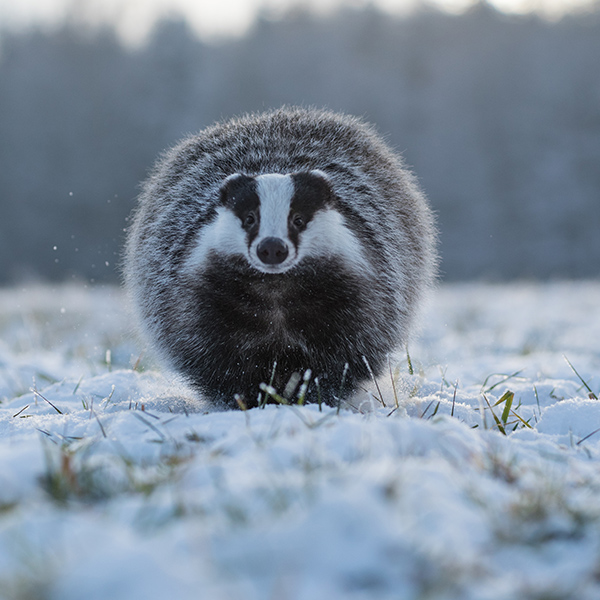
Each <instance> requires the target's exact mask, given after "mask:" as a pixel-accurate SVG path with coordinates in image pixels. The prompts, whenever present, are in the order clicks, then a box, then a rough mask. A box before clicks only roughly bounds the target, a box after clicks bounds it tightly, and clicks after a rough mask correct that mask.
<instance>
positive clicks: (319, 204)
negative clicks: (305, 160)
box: [288, 171, 333, 247]
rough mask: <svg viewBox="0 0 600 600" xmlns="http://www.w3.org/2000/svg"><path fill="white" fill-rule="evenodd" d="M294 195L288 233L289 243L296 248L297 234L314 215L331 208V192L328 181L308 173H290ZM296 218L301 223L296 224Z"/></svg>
mask: <svg viewBox="0 0 600 600" xmlns="http://www.w3.org/2000/svg"><path fill="white" fill-rule="evenodd" d="M291 177H292V181H293V183H294V195H293V196H292V200H291V203H290V214H289V220H288V232H289V236H290V240H291V242H292V243H293V244H294V245H295V246H296V247H297V246H298V237H299V234H300V233H301V232H302V231H304V229H306V226H307V225H308V223H309V222H310V221H311V219H312V218H313V216H314V215H315V213H316V212H317V211H319V210H322V209H324V208H327V207H328V206H331V204H332V201H333V192H332V190H331V187H330V186H329V183H328V181H327V180H326V179H325V178H324V177H321V176H320V175H317V174H316V173H312V172H310V171H304V172H300V173H292V175H291ZM297 217H299V218H300V220H301V221H302V223H301V224H300V223H297V222H296V221H297Z"/></svg>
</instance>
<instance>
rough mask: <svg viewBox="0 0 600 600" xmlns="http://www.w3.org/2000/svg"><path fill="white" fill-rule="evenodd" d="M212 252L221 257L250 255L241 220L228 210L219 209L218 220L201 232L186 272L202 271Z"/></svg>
mask: <svg viewBox="0 0 600 600" xmlns="http://www.w3.org/2000/svg"><path fill="white" fill-rule="evenodd" d="M211 251H215V252H217V253H219V254H221V255H242V256H247V255H248V245H247V241H246V232H245V231H244V230H243V229H242V227H241V224H240V220H239V219H238V218H237V217H236V216H235V215H234V214H233V213H232V212H231V211H230V210H228V209H226V208H222V207H221V208H218V209H217V218H216V219H215V220H214V221H213V222H212V223H211V224H210V225H207V226H206V227H204V228H202V229H201V230H200V231H199V233H198V236H197V238H196V246H195V247H194V249H193V250H192V252H191V254H190V256H189V257H188V259H187V260H186V261H185V265H184V271H186V272H194V271H197V270H199V269H202V267H203V266H204V264H205V263H206V260H207V258H208V254H209V253H210V252H211Z"/></svg>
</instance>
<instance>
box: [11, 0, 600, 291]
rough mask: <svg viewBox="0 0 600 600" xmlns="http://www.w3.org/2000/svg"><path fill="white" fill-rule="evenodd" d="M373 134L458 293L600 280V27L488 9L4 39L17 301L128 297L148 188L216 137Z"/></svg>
mask: <svg viewBox="0 0 600 600" xmlns="http://www.w3.org/2000/svg"><path fill="white" fill-rule="evenodd" d="M284 103H288V104H304V105H317V106H327V107H329V108H331V109H335V110H342V111H347V112H350V113H353V114H357V115H361V116H363V117H364V118H366V119H367V120H368V121H370V122H372V123H374V124H375V125H376V126H377V128H378V129H379V131H381V132H382V133H384V134H385V135H386V137H387V139H388V140H389V142H390V143H391V144H392V145H393V146H394V147H395V148H396V149H397V150H399V151H400V152H402V153H403V155H404V157H405V159H406V161H407V163H408V164H409V165H411V166H412V167H413V168H414V170H415V171H416V173H417V175H418V177H419V179H420V181H421V183H422V185H423V187H424V188H425V190H426V192H427V194H428V196H429V198H430V200H431V203H432V204H433V207H434V208H435V210H436V212H437V214H438V222H439V228H440V232H441V251H442V273H443V276H444V277H445V278H446V279H449V280H456V279H469V278H485V279H509V278H523V277H534V278H548V277H594V276H597V275H598V274H599V266H600V8H597V9H596V10H595V11H592V12H589V13H586V14H580V15H569V16H566V17H564V18H562V19H561V20H559V21H554V22H550V21H547V20H544V19H543V18H541V17H539V16H531V15H529V16H519V17H517V16H507V15H505V14H503V13H500V12H497V11H496V10H494V9H493V8H491V7H490V6H488V5H487V4H485V3H483V4H478V5H476V6H474V7H473V8H472V9H471V10H469V11H468V12H467V13H465V14H461V15H451V14H447V13H444V12H441V11H438V10H434V9H431V8H422V9H420V10H418V11H417V12H415V13H414V14H412V15H410V16H408V17H403V18H400V17H392V16H390V15H389V14H387V13H383V12H379V11H378V10H376V9H374V8H370V9H368V10H361V11H358V10H350V9H343V10H340V11H339V12H337V13H336V14H334V15H332V16H329V17H327V18H318V17H316V16H313V15H311V14H310V13H308V12H302V11H295V12H291V13H289V14H287V16H285V17H284V18H282V19H279V20H269V19H267V18H262V19H260V20H259V21H258V22H257V24H256V25H255V26H254V27H253V29H252V30H251V31H250V32H248V33H247V34H246V35H245V36H244V37H242V38H235V39H233V38H232V39H228V40H225V41H221V42H220V43H211V44H208V43H206V42H204V41H202V40H200V39H198V38H197V37H195V35H194V34H193V32H192V31H191V29H189V28H188V26H187V25H186V23H185V22H184V21H183V20H163V21H161V22H160V23H159V24H158V25H157V27H156V28H155V30H154V31H153V33H152V35H151V36H150V37H149V38H148V39H147V41H146V42H145V43H144V44H143V45H142V46H138V47H132V46H128V45H125V44H124V43H123V42H122V41H121V40H120V38H119V37H118V36H117V34H116V33H115V31H113V30H111V29H110V28H106V27H103V28H96V29H90V28H89V27H84V26H82V25H81V24H78V23H76V22H69V23H65V24H64V25H63V26H62V27H61V28H59V29H53V30H45V31H44V30H31V29H30V30H26V31H19V32H17V31H8V30H5V31H1V32H0V209H1V213H0V283H14V282H18V281H22V280H28V279H32V278H41V279H46V280H65V279H72V278H76V279H82V280H88V281H90V280H91V281H96V282H100V281H117V280H118V277H119V275H118V262H119V254H120V248H121V246H122V242H123V235H124V234H123V231H124V228H125V227H126V219H127V215H128V214H129V212H130V210H131V209H132V207H133V206H134V203H135V197H136V194H137V184H138V182H139V181H140V180H141V179H142V178H143V177H144V176H145V174H146V173H147V170H148V168H149V167H150V166H151V164H152V163H153V161H154V160H155V158H156V156H157V154H158V153H159V152H160V151H161V150H162V149H164V148H165V147H167V146H169V145H172V144H173V143H175V142H176V141H177V139H178V138H180V137H181V136H182V135H185V134H187V133H192V132H195V131H197V130H199V129H201V128H202V127H204V126H206V125H208V124H210V123H211V122H213V121H214V120H217V119H221V118H226V117H229V116H232V115H235V114H239V113H241V112H245V111H254V110H262V109H265V108H269V107H275V106H279V105H281V104H284Z"/></svg>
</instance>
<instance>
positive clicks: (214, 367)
mask: <svg viewBox="0 0 600 600" xmlns="http://www.w3.org/2000/svg"><path fill="white" fill-rule="evenodd" d="M369 283H370V282H369ZM190 285H191V290H190V291H191V294H190V301H191V304H190V306H189V309H188V315H189V316H192V314H193V322H192V323H191V325H192V327H193V329H194V330H195V335H194V339H192V340H191V343H192V344H193V345H194V346H195V347H196V348H207V349H208V348H209V349H210V351H209V352H197V353H196V354H193V353H192V352H186V353H185V355H186V356H188V357H189V356H192V355H193V356H195V357H196V358H195V360H193V361H191V362H188V364H187V365H186V366H184V368H185V370H187V372H188V375H189V376H190V378H191V379H192V381H194V382H195V383H196V384H197V385H198V387H200V388H201V389H202V390H203V391H205V392H207V393H210V394H212V395H217V396H220V397H221V398H222V399H225V400H226V401H228V402H231V401H232V399H233V396H234V394H236V393H237V394H241V395H243V396H244V397H245V398H246V401H247V402H249V403H250V404H252V402H253V401H254V399H255V398H256V395H257V394H258V389H259V388H258V386H259V384H260V383H262V382H265V383H268V382H269V381H270V380H271V376H272V371H273V364H274V362H277V369H276V375H275V379H274V383H275V386H276V387H277V388H278V389H280V390H282V389H283V387H285V385H286V383H287V381H288V379H289V377H290V376H291V375H292V373H294V372H299V373H301V374H302V373H304V371H305V370H306V369H311V371H312V373H313V376H318V377H319V379H320V380H321V386H322V390H320V391H323V393H324V394H325V396H328V397H327V398H325V400H326V401H331V394H332V393H335V392H337V391H338V389H337V388H339V386H340V384H341V378H342V373H343V371H344V367H345V364H346V363H349V364H350V366H351V369H350V373H349V375H347V382H346V383H347V385H348V386H352V381H353V380H354V379H356V378H358V379H362V378H364V377H365V376H367V373H366V372H365V366H364V362H363V360H362V356H363V355H369V354H372V352H373V349H374V348H377V343H376V340H373V339H370V338H371V333H372V332H373V331H375V330H376V329H377V328H374V327H373V324H372V323H370V322H369V314H371V311H370V310H369V306H368V303H369V289H370V286H369V285H368V284H367V285H366V284H365V282H364V281H362V280H360V279H359V278H357V277H356V276H352V274H351V273H350V272H348V270H346V269H344V268H343V267H342V265H341V264H340V262H338V261H336V260H331V261H323V260H320V261H310V260H307V261H304V262H303V264H302V266H301V267H296V268H294V269H291V270H290V271H288V272H286V273H283V274H277V275H267V274H262V273H258V272H257V271H255V270H253V269H251V268H250V267H248V266H247V265H246V264H245V261H243V260H240V261H239V262H238V261H232V260H231V259H228V260H220V259H218V258H215V260H213V261H212V262H211V266H210V267H209V268H208V269H207V270H205V271H204V272H203V273H202V274H201V275H200V276H199V277H198V279H197V280H196V281H194V282H192V283H191V284H190ZM369 358H370V360H371V361H378V360H379V357H373V356H370V357H369ZM374 366H375V365H374ZM334 390H335V392H334ZM316 392H317V390H316V388H315V386H314V385H313V386H312V387H311V394H313V395H314V394H316ZM313 399H314V398H313Z"/></svg>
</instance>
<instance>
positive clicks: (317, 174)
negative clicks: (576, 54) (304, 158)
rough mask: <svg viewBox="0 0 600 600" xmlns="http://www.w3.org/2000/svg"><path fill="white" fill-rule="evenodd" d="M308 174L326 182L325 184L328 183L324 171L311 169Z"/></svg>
mask: <svg viewBox="0 0 600 600" xmlns="http://www.w3.org/2000/svg"><path fill="white" fill-rule="evenodd" d="M309 173H310V174H311V175H314V176H315V177H319V178H320V179H324V180H325V181H327V183H329V177H328V175H327V173H325V171H321V169H311V170H310V171H309Z"/></svg>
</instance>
